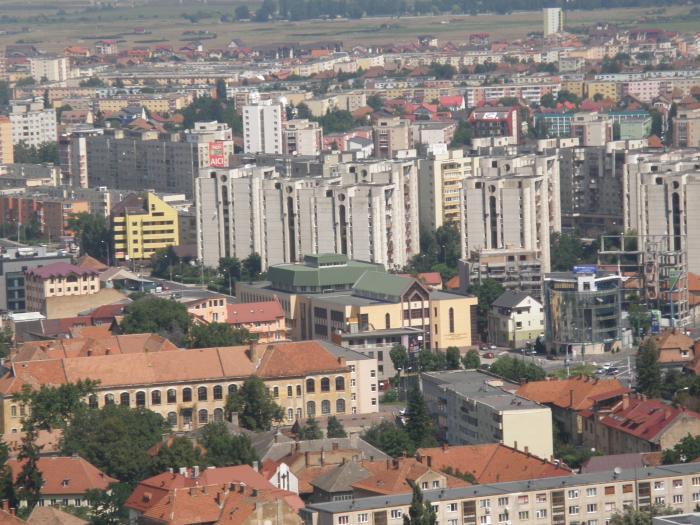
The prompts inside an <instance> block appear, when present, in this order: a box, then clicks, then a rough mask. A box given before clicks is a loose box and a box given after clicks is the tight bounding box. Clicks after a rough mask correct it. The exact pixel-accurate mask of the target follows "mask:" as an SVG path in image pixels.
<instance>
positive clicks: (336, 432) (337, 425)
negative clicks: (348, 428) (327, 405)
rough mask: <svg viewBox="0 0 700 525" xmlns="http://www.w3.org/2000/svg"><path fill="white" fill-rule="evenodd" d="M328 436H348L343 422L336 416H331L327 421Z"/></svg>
mask: <svg viewBox="0 0 700 525" xmlns="http://www.w3.org/2000/svg"><path fill="white" fill-rule="evenodd" d="M326 437H329V438H344V437H348V433H347V432H345V428H344V427H343V424H342V423H341V422H340V421H339V420H338V418H337V417H335V416H330V417H329V418H328V423H326Z"/></svg>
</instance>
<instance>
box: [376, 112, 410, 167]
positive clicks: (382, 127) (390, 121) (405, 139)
mask: <svg viewBox="0 0 700 525" xmlns="http://www.w3.org/2000/svg"><path fill="white" fill-rule="evenodd" d="M372 132H373V135H374V156H375V157H377V158H379V159H391V158H393V157H394V155H395V154H396V152H397V151H400V150H406V149H411V148H412V147H413V127H412V126H411V121H410V120H405V119H402V118H400V117H387V118H381V119H379V120H377V122H376V123H375V124H374V127H373V129H372Z"/></svg>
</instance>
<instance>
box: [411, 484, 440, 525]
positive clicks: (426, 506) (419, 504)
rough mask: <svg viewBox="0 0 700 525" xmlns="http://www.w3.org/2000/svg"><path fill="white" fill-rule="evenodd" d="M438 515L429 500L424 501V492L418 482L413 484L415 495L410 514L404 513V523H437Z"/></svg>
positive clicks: (415, 524)
mask: <svg viewBox="0 0 700 525" xmlns="http://www.w3.org/2000/svg"><path fill="white" fill-rule="evenodd" d="M436 523H437V516H436V515H435V511H433V507H432V505H431V504H430V502H429V501H425V502H424V501H423V493H422V492H421V490H420V487H419V486H418V484H417V483H416V484H414V485H413V497H412V498H411V506H410V507H409V508H408V515H405V514H404V517H403V525H436Z"/></svg>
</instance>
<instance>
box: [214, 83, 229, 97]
mask: <svg viewBox="0 0 700 525" xmlns="http://www.w3.org/2000/svg"><path fill="white" fill-rule="evenodd" d="M227 98H228V95H227V94H226V81H225V80H224V79H223V78H217V79H216V100H226V99H227Z"/></svg>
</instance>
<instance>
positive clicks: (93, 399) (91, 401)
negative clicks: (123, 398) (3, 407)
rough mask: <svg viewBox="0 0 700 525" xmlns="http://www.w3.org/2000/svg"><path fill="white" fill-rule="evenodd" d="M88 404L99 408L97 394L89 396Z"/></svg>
mask: <svg viewBox="0 0 700 525" xmlns="http://www.w3.org/2000/svg"><path fill="white" fill-rule="evenodd" d="M88 405H89V406H90V408H97V396H96V395H95V394H91V395H90V397H89V398H88ZM15 408H16V407H14V406H13V407H12V416H13V417H14V416H15Z"/></svg>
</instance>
